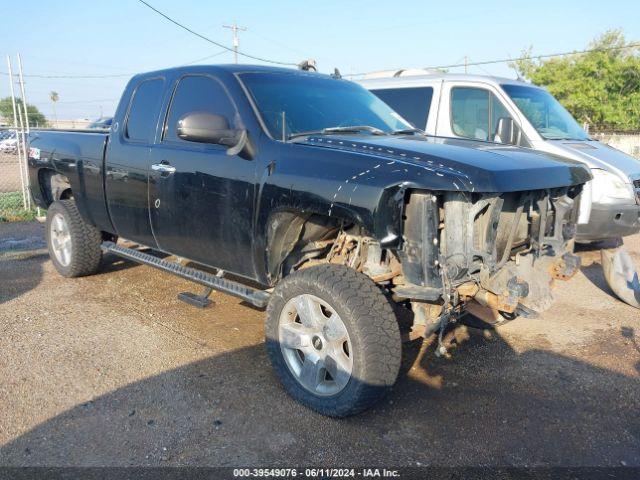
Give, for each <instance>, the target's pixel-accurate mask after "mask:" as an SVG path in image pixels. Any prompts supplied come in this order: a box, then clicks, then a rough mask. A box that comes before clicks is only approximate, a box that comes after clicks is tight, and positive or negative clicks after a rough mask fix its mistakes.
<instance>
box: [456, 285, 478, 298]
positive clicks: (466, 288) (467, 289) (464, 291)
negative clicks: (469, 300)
mask: <svg viewBox="0 0 640 480" xmlns="http://www.w3.org/2000/svg"><path fill="white" fill-rule="evenodd" d="M478 290H479V287H478V285H476V284H475V283H463V284H462V285H460V286H459V287H458V293H459V294H460V296H461V297H474V296H475V295H476V294H477V293H478Z"/></svg>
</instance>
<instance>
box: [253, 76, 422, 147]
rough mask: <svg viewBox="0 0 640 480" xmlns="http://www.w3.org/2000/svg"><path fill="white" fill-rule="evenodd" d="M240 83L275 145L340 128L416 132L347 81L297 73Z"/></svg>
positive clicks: (381, 104)
mask: <svg viewBox="0 0 640 480" xmlns="http://www.w3.org/2000/svg"><path fill="white" fill-rule="evenodd" d="M240 77H241V79H242V81H243V83H244V84H245V86H246V87H247V89H248V90H249V92H250V94H251V96H252V97H253V100H254V102H255V104H256V106H257V108H258V110H259V112H260V115H261V117H262V119H263V121H264V123H265V124H266V126H267V129H268V130H269V133H270V134H271V136H272V137H273V138H276V139H282V138H285V139H288V138H290V136H291V135H295V134H300V133H304V132H320V131H322V130H325V129H332V128H335V127H354V126H357V127H363V126H366V127H373V129H369V130H368V131H369V132H375V131H376V129H377V130H381V131H382V132H385V133H391V132H393V131H396V130H406V129H411V125H410V124H409V123H408V122H407V121H405V120H404V119H403V118H402V117H401V116H400V115H399V114H397V113H396V112H394V111H393V110H392V109H391V108H390V107H389V106H388V105H387V104H386V103H384V102H383V101H382V100H380V99H379V98H378V97H376V96H375V95H374V94H372V93H371V92H369V91H368V90H366V89H364V88H363V87H361V86H360V85H356V84H355V83H352V82H349V81H347V80H339V79H335V78H329V77H321V76H313V75H309V74H296V73H244V74H242V75H240ZM283 119H284V126H283ZM362 131H363V132H366V131H367V130H365V129H362Z"/></svg>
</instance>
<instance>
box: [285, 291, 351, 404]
mask: <svg viewBox="0 0 640 480" xmlns="http://www.w3.org/2000/svg"><path fill="white" fill-rule="evenodd" d="M278 337H279V343H280V348H281V349H282V355H283V357H284V360H285V363H286V364H287V367H289V370H290V371H291V373H292V374H293V376H294V378H295V379H296V380H297V381H298V382H299V383H300V384H301V385H302V386H303V387H304V388H306V389H307V390H309V391H310V392H312V393H314V394H316V395H322V396H325V395H335V394H337V393H339V392H340V391H341V390H342V389H344V388H345V387H346V386H347V384H348V383H349V380H350V378H351V373H352V370H353V357H352V353H351V352H352V348H351V341H350V339H349V333H348V332H347V327H346V326H345V324H344V322H343V321H342V319H341V318H340V316H339V315H338V313H336V311H335V310H334V309H333V308H332V307H331V305H329V304H328V303H327V302H325V301H323V300H321V299H320V298H318V297H316V296H314V295H310V294H302V295H298V296H296V297H293V298H292V299H291V300H289V301H288V302H287V303H286V304H285V306H284V308H283V309H282V313H281V315H280V322H279V328H278Z"/></svg>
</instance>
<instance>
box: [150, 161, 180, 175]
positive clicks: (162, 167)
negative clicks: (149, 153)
mask: <svg viewBox="0 0 640 480" xmlns="http://www.w3.org/2000/svg"><path fill="white" fill-rule="evenodd" d="M151 170H153V171H154V172H161V173H174V172H175V171H176V167H172V166H171V165H169V164H168V163H154V164H153V165H151Z"/></svg>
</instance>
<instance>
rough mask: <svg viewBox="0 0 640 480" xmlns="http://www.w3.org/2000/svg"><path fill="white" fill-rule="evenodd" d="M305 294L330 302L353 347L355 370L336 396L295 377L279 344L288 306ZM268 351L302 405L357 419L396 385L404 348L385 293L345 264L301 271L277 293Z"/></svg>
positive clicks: (269, 322) (271, 313)
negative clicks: (311, 388) (307, 386)
mask: <svg viewBox="0 0 640 480" xmlns="http://www.w3.org/2000/svg"><path fill="white" fill-rule="evenodd" d="M302 294H311V295H314V296H316V297H318V298H320V299H322V300H323V301H326V302H327V303H329V304H330V305H331V307H332V308H333V309H334V310H335V311H336V312H337V313H338V314H339V316H340V318H341V320H342V321H343V323H344V325H345V327H346V329H347V332H348V334H349V338H350V341H351V345H352V347H351V348H352V352H353V371H352V375H351V378H350V379H349V381H348V383H347V385H346V386H345V387H344V388H343V389H342V390H341V391H340V392H338V393H336V394H335V395H333V396H320V395H315V394H314V393H313V392H310V391H309V390H307V389H305V388H304V387H303V386H302V385H301V384H300V383H299V382H298V380H296V378H295V377H294V376H293V374H292V373H291V370H290V369H289V367H288V366H287V364H286V361H285V359H284V356H283V353H282V350H281V348H280V344H279V340H278V338H279V335H278V328H279V321H280V320H279V319H280V315H281V312H282V310H283V308H284V307H285V305H286V303H287V302H288V301H289V300H290V299H292V298H294V297H296V296H298V295H302ZM265 334H266V346H267V351H268V354H269V358H270V360H271V363H272V365H273V368H274V370H275V372H276V374H277V375H278V377H279V379H280V381H281V382H282V385H283V386H284V389H285V390H286V391H287V392H288V393H289V394H290V395H291V396H292V397H293V398H294V399H296V400H297V401H298V402H300V403H302V404H303V405H305V406H307V407H309V408H311V409H313V410H315V411H317V412H319V413H321V414H323V415H327V416H331V417H346V416H349V415H354V414H357V413H359V412H362V411H363V410H366V409H367V408H369V407H371V406H372V405H374V404H375V403H376V402H378V401H380V400H381V399H382V398H383V397H384V396H385V395H386V394H387V393H388V392H389V391H390V390H391V387H392V386H393V384H394V383H395V381H396V378H397V376H398V371H399V369H400V362H401V355H402V343H401V339H400V331H399V328H398V322H397V320H396V317H395V315H394V313H393V310H392V308H391V305H390V304H389V302H388V300H387V299H386V298H385V296H384V295H383V293H382V292H381V290H380V289H379V288H378V287H377V286H376V284H375V283H374V282H373V281H372V280H371V279H370V278H369V277H367V276H365V275H363V274H361V273H357V272H356V271H354V270H353V269H351V268H348V267H345V266H341V265H318V266H315V267H310V268H307V269H304V270H299V271H297V272H295V273H293V274H291V275H289V276H288V277H286V278H285V279H284V280H282V281H281V282H280V283H279V284H278V285H277V286H276V288H275V290H274V292H273V295H272V296H271V299H270V301H269V305H268V307H267V318H266V325H265Z"/></svg>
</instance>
